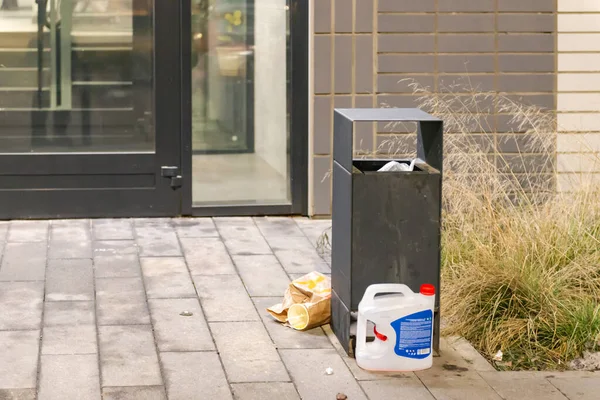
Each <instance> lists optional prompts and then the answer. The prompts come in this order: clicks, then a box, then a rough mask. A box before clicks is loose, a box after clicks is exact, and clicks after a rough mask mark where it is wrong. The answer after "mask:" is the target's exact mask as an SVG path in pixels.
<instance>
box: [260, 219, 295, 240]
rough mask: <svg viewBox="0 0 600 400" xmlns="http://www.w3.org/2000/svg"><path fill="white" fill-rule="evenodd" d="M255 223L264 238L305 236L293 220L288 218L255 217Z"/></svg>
mask: <svg viewBox="0 0 600 400" xmlns="http://www.w3.org/2000/svg"><path fill="white" fill-rule="evenodd" d="M254 223H255V224H256V226H257V227H258V229H259V230H260V232H261V233H262V235H263V236H264V237H266V238H267V239H268V238H271V237H281V236H285V237H290V236H292V237H297V236H304V233H302V231H301V230H300V228H299V227H298V225H297V224H296V223H295V222H294V220H293V219H292V218H287V217H255V218H254Z"/></svg>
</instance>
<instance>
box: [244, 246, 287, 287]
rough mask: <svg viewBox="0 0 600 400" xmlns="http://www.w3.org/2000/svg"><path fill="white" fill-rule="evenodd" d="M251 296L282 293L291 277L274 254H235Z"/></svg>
mask: <svg viewBox="0 0 600 400" xmlns="http://www.w3.org/2000/svg"><path fill="white" fill-rule="evenodd" d="M233 262H234V263H235V265H236V266H237V269H238V271H239V274H240V277H241V278H242V281H243V282H244V285H246V288H247V289H248V293H249V294H250V296H278V295H282V294H283V292H284V291H285V288H286V287H287V286H288V284H289V281H290V280H289V278H288V276H287V274H286V273H285V271H284V270H283V268H282V267H281V264H279V261H278V260H277V258H275V256H273V255H262V256H233Z"/></svg>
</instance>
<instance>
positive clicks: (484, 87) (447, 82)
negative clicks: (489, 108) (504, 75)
mask: <svg viewBox="0 0 600 400" xmlns="http://www.w3.org/2000/svg"><path fill="white" fill-rule="evenodd" d="M495 79H496V76H495V74H491V73H490V74H486V75H469V76H465V75H464V74H451V75H440V76H438V85H439V86H438V87H440V88H443V89H444V90H446V89H451V88H453V89H451V90H452V91H453V92H454V93H459V92H462V93H470V92H473V91H475V92H491V91H494V90H495Z"/></svg>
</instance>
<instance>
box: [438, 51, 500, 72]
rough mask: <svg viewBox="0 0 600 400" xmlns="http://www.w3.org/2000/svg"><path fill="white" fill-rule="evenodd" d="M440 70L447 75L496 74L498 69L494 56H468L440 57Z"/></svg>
mask: <svg viewBox="0 0 600 400" xmlns="http://www.w3.org/2000/svg"><path fill="white" fill-rule="evenodd" d="M437 58H438V70H439V71H440V72H447V73H461V74H466V73H472V72H494V70H495V68H496V64H495V58H494V56H493V55H485V54H468V55H462V54H461V55H458V54H457V55H454V54H453V55H440V56H438V57H437Z"/></svg>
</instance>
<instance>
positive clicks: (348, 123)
mask: <svg viewBox="0 0 600 400" xmlns="http://www.w3.org/2000/svg"><path fill="white" fill-rule="evenodd" d="M353 141H354V123H353V122H352V120H350V119H348V118H347V117H346V116H345V115H344V114H342V113H341V112H340V110H338V109H335V110H334V112H333V160H334V161H337V162H338V163H339V164H340V165H341V166H342V167H344V168H345V169H346V171H352V154H353V148H352V147H353Z"/></svg>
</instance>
